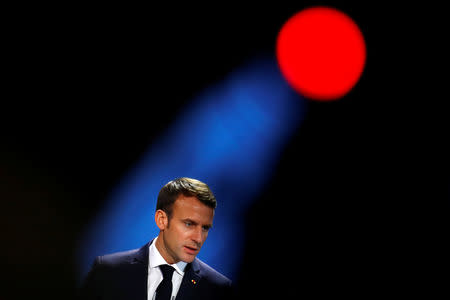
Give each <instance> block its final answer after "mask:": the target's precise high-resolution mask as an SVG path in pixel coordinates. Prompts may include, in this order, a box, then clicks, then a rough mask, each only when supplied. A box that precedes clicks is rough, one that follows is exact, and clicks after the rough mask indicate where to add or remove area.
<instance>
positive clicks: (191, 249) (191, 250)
mask: <svg viewBox="0 0 450 300" xmlns="http://www.w3.org/2000/svg"><path fill="white" fill-rule="evenodd" d="M184 250H185V251H186V252H187V253H188V254H196V253H197V252H198V248H195V247H190V246H184Z"/></svg>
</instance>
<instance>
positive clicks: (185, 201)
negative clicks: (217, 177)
mask: <svg viewBox="0 0 450 300" xmlns="http://www.w3.org/2000/svg"><path fill="white" fill-rule="evenodd" d="M213 218H214V209H213V208H211V207H208V206H206V205H205V204H203V203H202V202H200V201H199V200H198V199H197V198H196V197H186V196H184V195H179V196H178V198H177V200H176V201H175V203H174V204H173V207H172V217H171V218H170V220H167V219H166V221H167V222H166V221H164V222H163V223H164V224H163V226H162V227H161V226H160V225H159V224H158V227H160V229H161V232H160V235H159V237H158V240H157V244H156V246H157V248H158V250H159V252H160V253H161V255H162V256H163V257H164V259H165V260H166V261H167V262H168V263H169V264H173V263H177V262H179V261H184V262H187V263H190V262H192V261H193V260H194V258H195V256H196V255H197V254H198V252H199V251H200V248H201V247H202V245H203V243H204V242H205V240H206V238H207V237H208V231H209V229H210V228H211V226H212V222H213ZM157 223H158V221H157Z"/></svg>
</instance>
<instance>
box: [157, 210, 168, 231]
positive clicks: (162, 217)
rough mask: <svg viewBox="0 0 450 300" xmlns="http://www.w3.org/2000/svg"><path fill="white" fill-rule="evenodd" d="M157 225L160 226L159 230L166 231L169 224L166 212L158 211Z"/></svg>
mask: <svg viewBox="0 0 450 300" xmlns="http://www.w3.org/2000/svg"><path fill="white" fill-rule="evenodd" d="M155 223H156V226H158V228H159V230H164V229H166V227H167V225H168V224H169V218H168V216H167V214H166V212H165V211H163V210H161V209H158V210H157V211H156V213H155Z"/></svg>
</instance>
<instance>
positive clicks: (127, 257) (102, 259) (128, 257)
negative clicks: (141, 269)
mask: <svg viewBox="0 0 450 300" xmlns="http://www.w3.org/2000/svg"><path fill="white" fill-rule="evenodd" d="M138 251H139V249H133V250H127V251H121V252H115V253H111V254H105V255H102V256H98V257H97V258H96V263H97V264H100V265H103V266H118V265H123V264H129V263H132V262H134V261H135V260H136V258H137V257H138Z"/></svg>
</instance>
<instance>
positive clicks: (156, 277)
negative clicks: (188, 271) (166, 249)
mask: <svg viewBox="0 0 450 300" xmlns="http://www.w3.org/2000/svg"><path fill="white" fill-rule="evenodd" d="M157 239H158V237H156V238H155V239H154V240H153V242H152V243H151V245H150V248H149V251H148V278H147V299H153V300H154V299H155V296H156V293H155V292H156V289H157V288H158V285H159V284H160V283H161V281H162V280H163V275H162V272H161V270H160V269H159V266H160V265H169V264H168V263H167V262H166V260H165V259H164V258H163V257H162V256H161V254H160V253H159V251H158V249H157V248H156V246H155V243H156V240H157ZM186 265H187V263H185V262H183V261H180V262H178V263H176V264H173V265H169V266H172V267H173V268H174V269H175V272H173V275H172V297H171V299H175V297H176V296H177V293H178V290H179V289H180V285H181V281H182V280H183V276H184V268H185V267H186Z"/></svg>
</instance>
